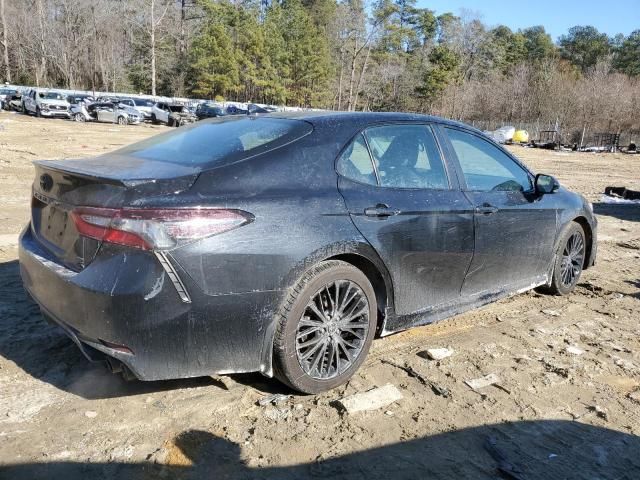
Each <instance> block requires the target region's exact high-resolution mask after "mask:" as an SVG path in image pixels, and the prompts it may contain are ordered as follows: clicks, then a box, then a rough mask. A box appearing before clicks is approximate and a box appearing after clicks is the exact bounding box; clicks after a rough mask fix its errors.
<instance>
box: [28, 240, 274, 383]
mask: <svg viewBox="0 0 640 480" xmlns="http://www.w3.org/2000/svg"><path fill="white" fill-rule="evenodd" d="M19 258H20V274H21V276H22V280H23V283H24V286H25V288H26V290H27V291H28V292H29V294H30V295H31V296H32V297H33V299H34V300H35V301H36V302H37V303H38V304H39V306H40V308H41V310H42V312H43V314H44V315H45V316H46V317H48V318H49V319H51V320H53V321H54V322H55V323H57V324H58V325H60V326H61V327H62V328H63V329H64V330H65V332H66V333H67V335H68V336H69V337H70V338H71V339H72V340H73V341H74V342H75V343H76V344H77V345H78V347H80V349H81V350H82V351H83V353H84V354H85V356H86V357H87V358H89V359H90V360H93V361H100V360H104V359H105V358H104V357H103V355H106V356H107V357H111V358H115V359H117V360H118V361H119V362H122V363H123V364H124V365H126V366H127V367H128V368H129V370H131V372H132V373H133V374H134V375H135V376H136V377H138V378H139V379H141V380H161V379H169V378H185V377H194V376H202V375H210V374H215V373H236V372H251V371H261V370H262V371H264V370H265V366H264V365H263V362H262V350H263V339H264V332H265V324H266V323H268V322H267V320H268V319H270V318H271V316H270V315H271V313H270V309H271V308H275V305H276V304H277V301H278V297H277V292H250V293H240V294H225V295H205V294H204V293H203V292H202V291H201V290H200V289H198V288H197V286H196V285H195V284H193V283H192V282H191V280H190V277H189V276H188V275H186V273H185V272H183V271H181V269H180V267H179V266H177V265H176V270H177V271H178V272H179V273H180V274H181V276H182V279H183V280H184V282H185V286H186V288H187V289H188V290H189V293H190V296H191V300H192V301H191V303H186V302H184V301H182V300H181V299H180V296H179V295H178V293H177V291H176V288H175V286H174V284H173V283H172V282H171V281H170V279H169V277H168V275H167V272H166V271H165V270H164V269H163V267H162V266H161V264H160V262H159V261H158V259H157V258H156V257H155V256H154V255H153V254H152V253H150V252H145V251H131V250H125V249H120V248H118V247H113V246H105V245H103V247H102V250H101V252H100V254H99V255H98V256H97V257H96V258H95V259H94V260H93V261H92V262H91V263H90V264H89V265H88V266H87V267H85V268H84V269H83V270H82V271H81V272H75V271H72V270H69V269H67V268H66V267H64V266H62V265H60V264H59V263H57V262H56V261H55V259H54V258H52V256H51V255H50V254H49V253H48V251H46V250H45V249H44V248H43V247H42V246H41V245H40V244H39V243H38V241H37V240H36V239H35V238H34V237H33V236H32V234H31V230H30V229H29V228H27V229H26V230H25V231H24V232H23V234H22V235H21V236H20V246H19ZM270 306H271V307H270ZM122 347H126V349H125V348H122ZM127 349H128V351H127Z"/></svg>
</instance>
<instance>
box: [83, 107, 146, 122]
mask: <svg viewBox="0 0 640 480" xmlns="http://www.w3.org/2000/svg"><path fill="white" fill-rule="evenodd" d="M71 114H72V118H73V119H74V120H75V121H76V122H106V123H118V124H119V125H128V124H138V123H140V122H141V121H142V120H143V118H144V116H143V115H142V113H141V112H139V111H138V110H136V109H135V108H131V107H128V106H126V105H120V104H118V103H113V102H97V103H91V104H89V105H85V104H84V103H78V104H77V105H73V106H72V107H71Z"/></svg>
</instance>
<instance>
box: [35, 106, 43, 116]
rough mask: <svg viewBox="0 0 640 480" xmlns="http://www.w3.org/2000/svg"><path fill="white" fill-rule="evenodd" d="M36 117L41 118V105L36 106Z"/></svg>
mask: <svg viewBox="0 0 640 480" xmlns="http://www.w3.org/2000/svg"><path fill="white" fill-rule="evenodd" d="M36 117H38V118H41V117H42V113H41V112H40V107H36Z"/></svg>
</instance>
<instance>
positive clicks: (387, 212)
mask: <svg viewBox="0 0 640 480" xmlns="http://www.w3.org/2000/svg"><path fill="white" fill-rule="evenodd" d="M399 213H400V210H396V209H394V208H389V205H385V204H384V203H379V204H377V205H376V206H375V207H367V208H365V209H364V214H365V215H366V216H367V217H392V216H393V215H398V214H399Z"/></svg>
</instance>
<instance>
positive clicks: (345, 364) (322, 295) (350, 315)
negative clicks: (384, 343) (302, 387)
mask: <svg viewBox="0 0 640 480" xmlns="http://www.w3.org/2000/svg"><path fill="white" fill-rule="evenodd" d="M368 332H369V302H368V300H367V297H366V295H365V294H364V292H363V291H362V289H361V288H360V287H359V286H358V285H357V284H356V283H354V282H351V281H349V280H336V281H334V282H333V283H330V284H327V285H325V286H324V287H323V288H321V289H320V290H319V291H317V292H316V293H315V294H314V295H313V296H312V297H311V300H310V301H309V303H308V304H307V306H306V307H305V310H304V313H303V314H302V317H301V318H300V321H299V322H298V327H297V331H296V354H297V357H298V362H299V363H300V366H301V367H302V369H303V370H304V372H305V373H306V374H307V375H309V376H310V377H312V378H315V379H321V380H327V379H331V378H334V377H337V376H338V375H340V374H342V373H343V372H344V371H345V370H347V369H348V368H349V367H350V366H351V365H353V363H354V362H355V361H356V359H357V358H358V356H359V355H360V353H361V352H362V349H363V347H364V344H365V341H366V338H367V335H368Z"/></svg>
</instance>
